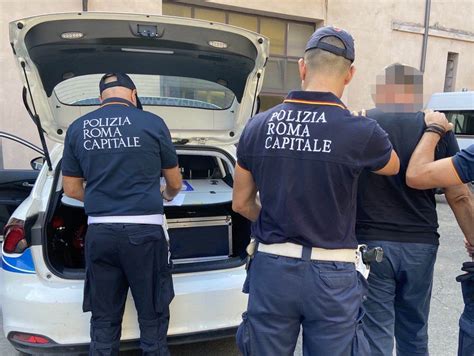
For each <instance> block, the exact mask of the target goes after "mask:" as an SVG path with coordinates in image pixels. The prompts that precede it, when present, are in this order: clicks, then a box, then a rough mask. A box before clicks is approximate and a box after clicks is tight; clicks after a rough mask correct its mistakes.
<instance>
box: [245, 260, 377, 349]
mask: <svg viewBox="0 0 474 356" xmlns="http://www.w3.org/2000/svg"><path fill="white" fill-rule="evenodd" d="M366 287H367V284H366V281H365V279H364V278H363V277H362V276H361V275H360V273H358V272H357V271H356V270H355V266H354V264H353V263H345V262H324V261H309V260H302V259H296V258H289V257H282V256H276V255H272V254H267V253H262V252H257V253H256V255H255V257H254V259H253V260H252V262H251V265H250V268H249V271H248V275H247V280H246V282H245V285H244V292H248V293H249V302H248V308H247V312H246V313H244V314H243V322H242V324H241V325H240V327H239V329H238V332H237V344H238V346H239V349H240V351H241V352H242V353H243V354H244V355H252V356H254V355H255V356H277V355H278V356H286V355H293V353H294V349H295V346H296V341H297V339H298V334H299V332H300V327H301V326H302V327H303V354H304V355H308V356H309V355H310V356H317V355H321V356H352V355H360V356H366V355H368V352H369V350H368V344H367V340H366V339H365V337H364V334H363V330H362V325H361V319H362V317H363V314H364V313H363V310H362V307H361V305H362V299H363V297H364V295H365V293H366Z"/></svg>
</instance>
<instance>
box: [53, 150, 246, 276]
mask: <svg viewBox="0 0 474 356" xmlns="http://www.w3.org/2000/svg"><path fill="white" fill-rule="evenodd" d="M178 157H179V165H180V169H181V172H182V175H183V190H182V193H180V194H181V195H183V197H184V198H183V197H182V198H183V199H182V203H181V204H179V205H174V206H173V205H172V206H165V214H166V218H167V222H168V234H169V238H170V241H169V242H170V251H171V259H172V261H173V273H184V272H198V271H207V270H215V269H225V268H232V267H237V266H239V265H242V264H243V263H244V262H245V257H246V252H245V248H246V246H247V244H248V242H249V240H250V222H249V221H248V220H247V219H245V218H243V217H242V216H240V215H239V214H236V213H234V212H233V211H232V202H231V200H232V183H233V182H232V174H231V172H232V170H231V169H230V166H231V165H233V164H234V162H233V159H232V158H231V157H230V156H228V155H227V154H224V153H223V152H221V151H217V150H215V151H211V150H208V151H205V152H204V151H202V150H199V151H197V150H190V149H186V150H184V149H183V150H178ZM50 206H51V209H52V210H51V211H50V212H49V214H48V221H47V224H46V230H45V235H44V236H45V237H46V240H45V244H44V246H45V254H46V257H47V258H46V260H47V261H48V262H49V265H50V268H51V269H52V270H53V272H55V274H57V275H59V276H61V277H63V278H73V279H75V278H82V277H83V274H84V267H85V266H84V242H85V236H86V232H87V216H86V215H85V213H84V209H83V207H82V204H79V202H77V201H72V200H70V199H69V198H64V196H63V192H62V190H60V191H57V192H56V194H55V195H54V203H53V204H50Z"/></svg>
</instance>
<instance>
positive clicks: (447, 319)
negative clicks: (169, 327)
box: [0, 198, 467, 356]
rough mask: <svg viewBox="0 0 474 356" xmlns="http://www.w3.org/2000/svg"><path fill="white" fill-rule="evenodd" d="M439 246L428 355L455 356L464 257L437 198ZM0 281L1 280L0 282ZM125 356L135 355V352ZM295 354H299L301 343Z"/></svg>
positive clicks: (6, 348) (183, 352) (186, 350)
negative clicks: (459, 281) (459, 276)
mask: <svg viewBox="0 0 474 356" xmlns="http://www.w3.org/2000/svg"><path fill="white" fill-rule="evenodd" d="M438 203H439V205H438V212H439V220H440V233H441V246H440V249H439V253H438V260H437V262H436V271H435V283H434V290H433V299H432V303H431V317H430V330H429V332H430V354H431V355H432V356H455V355H456V349H457V336H458V318H459V315H460V314H461V312H462V305H463V304H462V299H461V292H460V288H459V285H458V284H457V283H456V282H455V280H454V278H455V276H456V275H458V274H459V271H460V267H461V264H462V262H463V261H464V260H467V257H466V255H465V253H464V250H463V247H462V235H461V231H460V230H459V228H458V226H457V224H456V221H455V219H454V216H453V214H452V212H451V210H450V209H449V207H448V205H447V204H446V201H445V200H444V198H439V199H438ZM0 282H1V281H0ZM171 354H172V355H173V356H188V355H189V356H191V355H192V356H201V355H202V356H204V355H206V356H207V355H212V356H224V355H225V356H232V355H239V353H238V351H237V349H236V347H235V342H234V340H233V339H226V340H220V341H214V342H205V343H198V344H190V345H184V346H179V347H172V348H171ZM10 355H11V356H16V355H19V354H18V353H17V352H16V351H15V350H14V349H13V348H12V347H11V346H10V344H9V343H8V342H7V341H6V340H5V338H4V337H3V330H2V327H1V325H0V356H10ZM124 355H126V356H132V355H139V353H136V352H128V353H124ZM295 355H298V356H299V355H301V342H299V343H298V347H297V350H296V352H295Z"/></svg>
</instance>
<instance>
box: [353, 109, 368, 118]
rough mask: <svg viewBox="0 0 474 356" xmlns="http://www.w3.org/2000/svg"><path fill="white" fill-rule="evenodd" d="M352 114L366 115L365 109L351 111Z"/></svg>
mask: <svg viewBox="0 0 474 356" xmlns="http://www.w3.org/2000/svg"><path fill="white" fill-rule="evenodd" d="M351 114H352V116H366V114H367V111H366V110H365V109H362V110H361V111H351Z"/></svg>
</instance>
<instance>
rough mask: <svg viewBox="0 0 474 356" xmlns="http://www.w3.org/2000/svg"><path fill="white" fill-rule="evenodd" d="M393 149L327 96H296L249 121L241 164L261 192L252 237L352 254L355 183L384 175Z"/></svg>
mask: <svg viewBox="0 0 474 356" xmlns="http://www.w3.org/2000/svg"><path fill="white" fill-rule="evenodd" d="M391 151H392V145H391V143H390V141H389V140H388V137H387V134H386V133H385V131H383V130H382V129H381V128H380V126H379V125H378V124H377V122H375V121H374V120H371V119H368V118H365V117H354V116H352V115H351V113H350V112H349V111H348V110H347V109H346V107H345V105H344V104H343V103H342V102H341V101H340V100H339V99H338V98H337V97H336V96H335V95H334V94H332V93H322V92H305V91H293V92H291V93H290V94H289V95H288V97H287V99H286V100H285V101H284V102H283V103H282V104H280V105H277V106H276V107H274V108H272V109H270V110H268V111H266V112H263V113H260V114H258V115H256V116H255V117H253V118H252V119H251V120H250V121H249V122H248V124H247V126H246V127H245V129H244V132H243V133H242V137H241V138H240V141H239V145H238V149H237V159H238V164H239V165H240V166H241V167H242V168H244V169H246V170H248V171H250V172H251V173H252V176H253V178H254V180H255V183H256V185H257V188H258V191H259V192H260V200H261V203H262V210H261V213H260V215H259V217H258V219H257V221H256V222H255V224H254V225H253V229H252V230H253V233H254V235H255V237H256V238H257V239H258V240H259V241H261V242H263V243H267V244H271V243H282V242H294V243H298V244H301V245H304V246H309V247H322V248H328V249H336V248H356V247H357V240H356V237H355V232H354V229H355V216H356V196H357V180H358V177H359V174H360V173H361V172H362V170H363V169H369V170H372V171H376V170H379V169H381V168H383V167H384V166H385V165H386V164H387V163H388V161H389V160H390V155H391Z"/></svg>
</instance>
